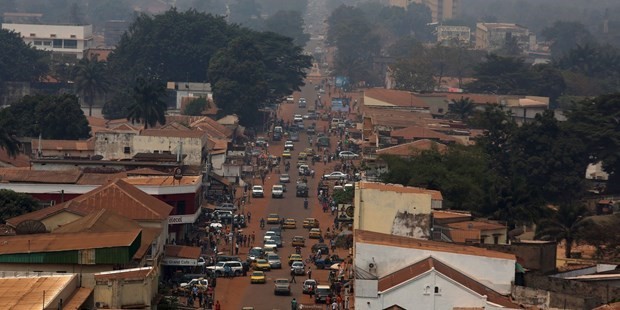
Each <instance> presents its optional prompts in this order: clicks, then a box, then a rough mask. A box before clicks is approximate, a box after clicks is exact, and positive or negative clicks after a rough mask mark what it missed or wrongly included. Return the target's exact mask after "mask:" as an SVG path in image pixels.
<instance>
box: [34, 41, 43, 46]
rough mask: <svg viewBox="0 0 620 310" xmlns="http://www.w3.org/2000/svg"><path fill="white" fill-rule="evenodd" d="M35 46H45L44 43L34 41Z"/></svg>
mask: <svg viewBox="0 0 620 310" xmlns="http://www.w3.org/2000/svg"><path fill="white" fill-rule="evenodd" d="M34 45H38V46H41V45H43V42H41V41H34Z"/></svg>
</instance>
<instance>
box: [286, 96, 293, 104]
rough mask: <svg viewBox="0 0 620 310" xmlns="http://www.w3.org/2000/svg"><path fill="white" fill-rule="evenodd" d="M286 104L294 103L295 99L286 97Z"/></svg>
mask: <svg viewBox="0 0 620 310" xmlns="http://www.w3.org/2000/svg"><path fill="white" fill-rule="evenodd" d="M286 102H288V103H293V102H295V98H294V97H293V95H290V96H288V97H286Z"/></svg>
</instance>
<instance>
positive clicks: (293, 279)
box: [290, 272, 297, 283]
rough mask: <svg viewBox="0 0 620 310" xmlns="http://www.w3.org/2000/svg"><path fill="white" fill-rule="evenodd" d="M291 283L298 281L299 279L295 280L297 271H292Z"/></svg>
mask: <svg viewBox="0 0 620 310" xmlns="http://www.w3.org/2000/svg"><path fill="white" fill-rule="evenodd" d="M290 282H291V283H297V281H296V280H295V272H291V281H290Z"/></svg>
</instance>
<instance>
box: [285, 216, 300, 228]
mask: <svg viewBox="0 0 620 310" xmlns="http://www.w3.org/2000/svg"><path fill="white" fill-rule="evenodd" d="M282 227H284V228H286V229H296V228H297V221H296V220H295V219H291V218H288V219H286V220H284V225H282Z"/></svg>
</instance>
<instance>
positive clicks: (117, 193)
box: [6, 180, 172, 227]
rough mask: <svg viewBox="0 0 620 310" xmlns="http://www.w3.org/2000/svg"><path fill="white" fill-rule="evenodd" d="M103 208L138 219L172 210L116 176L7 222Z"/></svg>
mask: <svg viewBox="0 0 620 310" xmlns="http://www.w3.org/2000/svg"><path fill="white" fill-rule="evenodd" d="M102 209H108V210H110V211H112V212H115V213H117V214H119V215H122V216H124V217H126V218H129V219H132V220H137V221H162V220H165V219H167V218H168V215H170V212H172V206H170V205H168V204H166V203H165V202H163V201H161V200H159V199H157V198H155V197H153V196H150V195H149V194H147V193H145V192H143V191H141V190H139V189H138V188H136V187H135V186H133V185H131V184H128V183H127V182H124V181H123V180H115V181H114V182H112V183H109V184H107V185H104V186H100V187H98V188H96V189H94V190H92V191H90V192H88V193H86V194H84V195H81V196H79V197H77V198H74V199H73V200H70V201H67V202H65V203H61V204H57V205H55V206H51V207H47V208H43V209H41V210H37V211H34V212H30V213H27V214H24V215H21V216H17V217H14V218H11V219H8V220H7V221H6V222H7V224H9V225H11V226H13V227H15V226H17V225H18V224H19V223H21V222H23V221H25V220H42V219H44V218H47V217H49V216H51V215H53V214H57V213H59V212H71V213H75V214H79V215H87V214H90V213H92V212H96V211H99V210H102Z"/></svg>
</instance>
